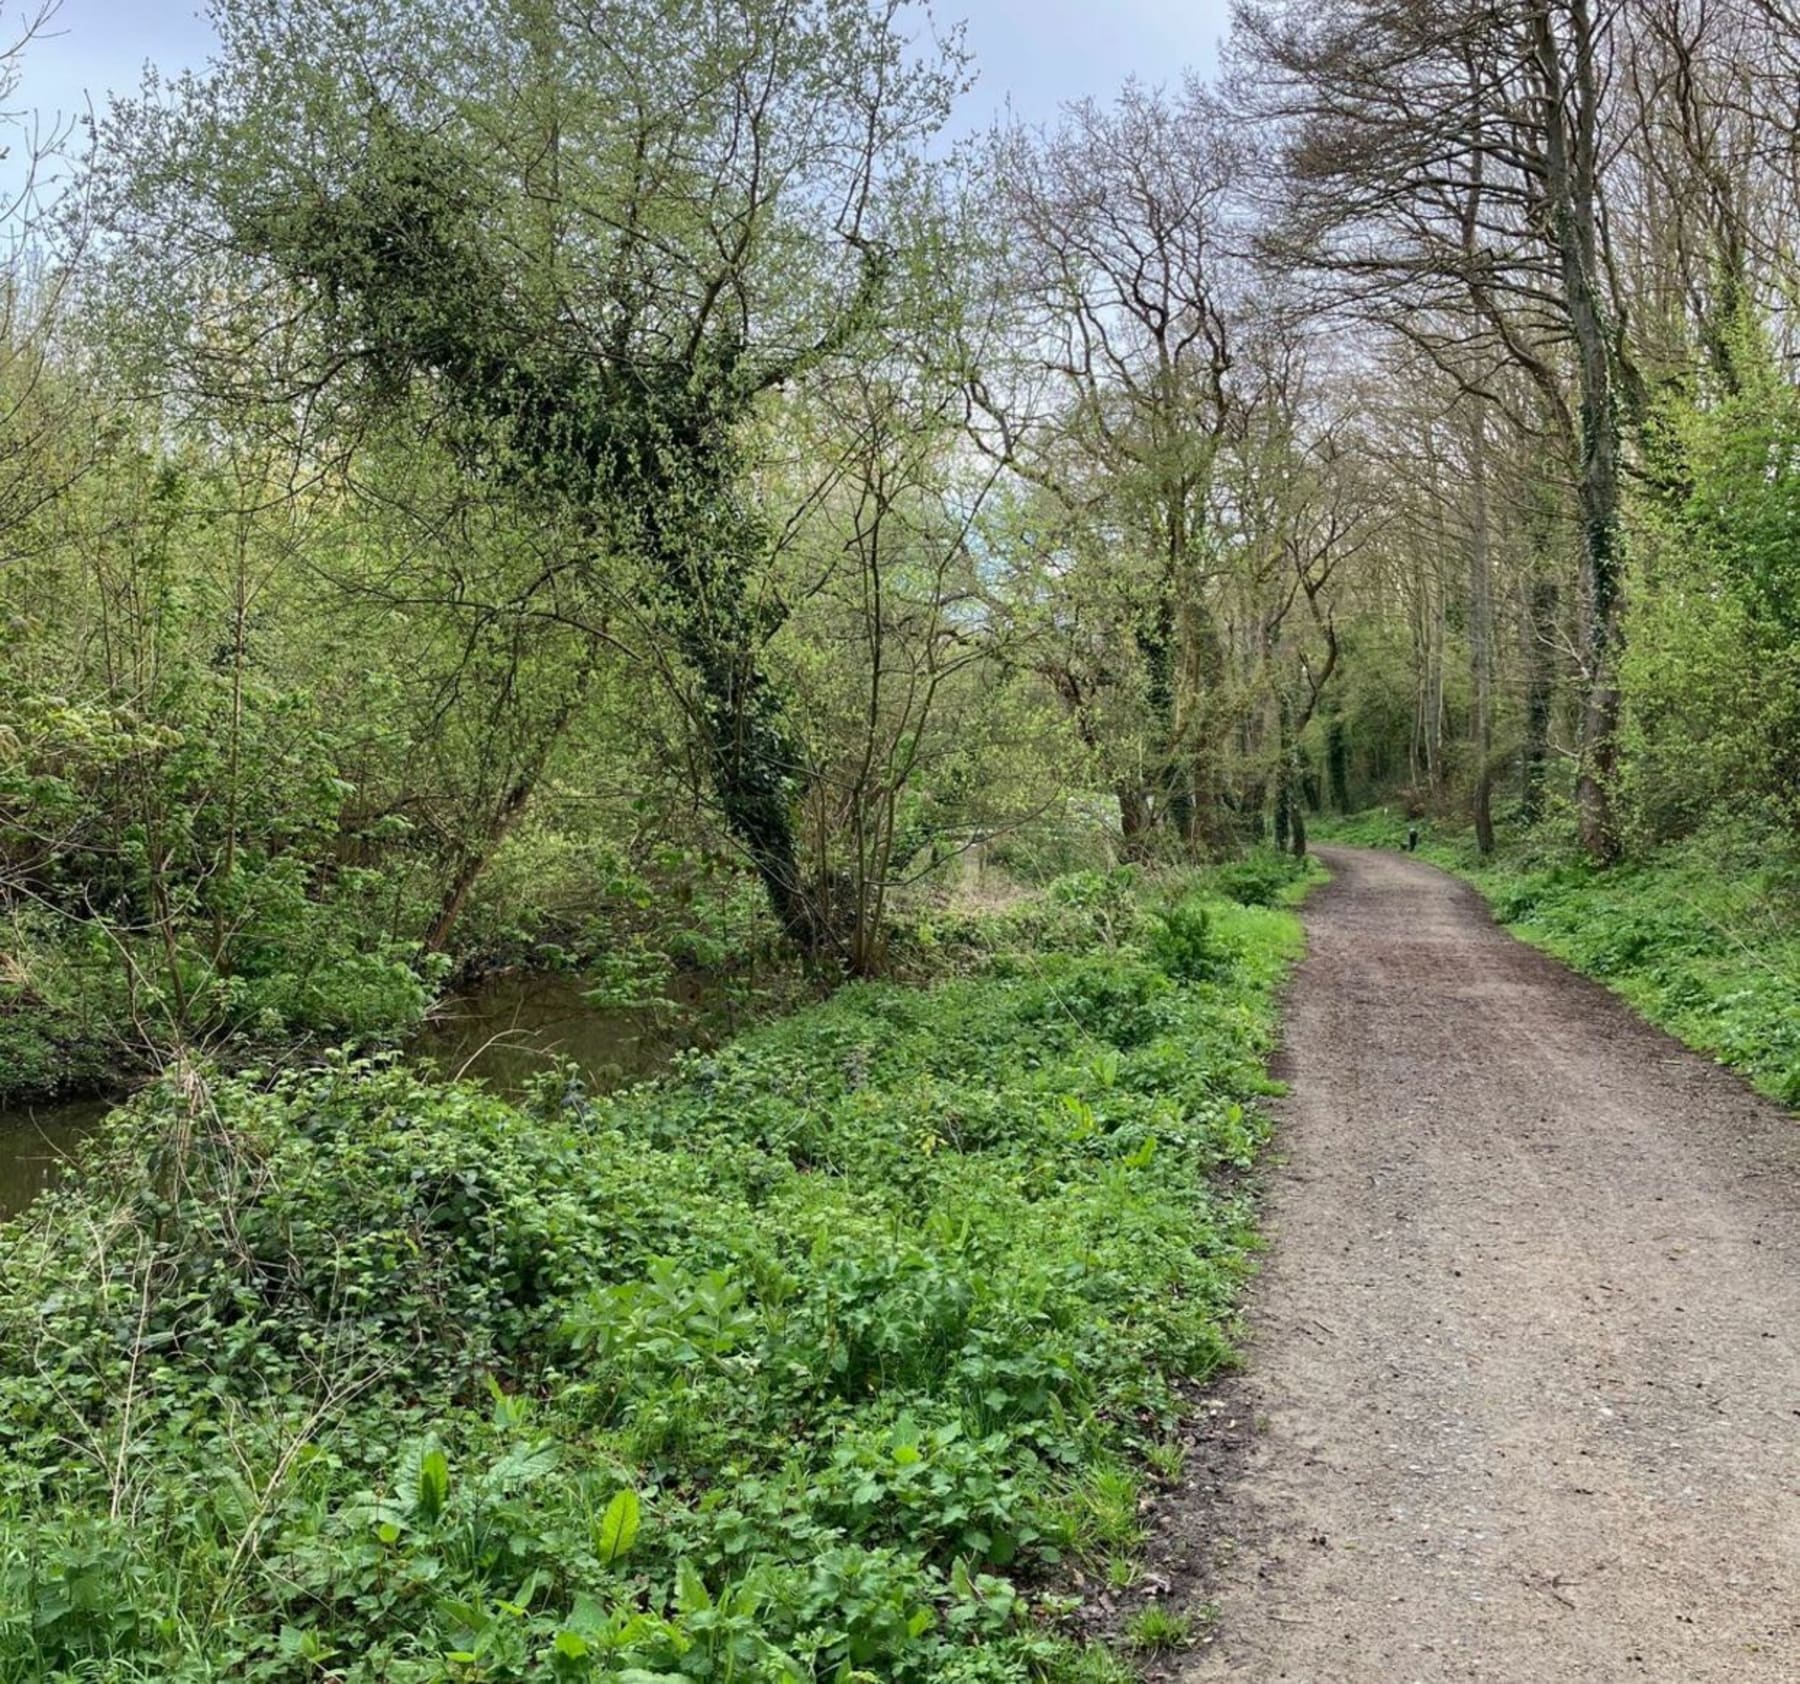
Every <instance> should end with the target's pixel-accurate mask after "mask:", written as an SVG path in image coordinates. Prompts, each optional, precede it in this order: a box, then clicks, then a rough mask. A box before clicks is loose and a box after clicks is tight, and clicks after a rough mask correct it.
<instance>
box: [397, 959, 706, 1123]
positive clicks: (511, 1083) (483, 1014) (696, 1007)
mask: <svg viewBox="0 0 1800 1684" xmlns="http://www.w3.org/2000/svg"><path fill="white" fill-rule="evenodd" d="M670 994H671V996H672V997H671V998H670V999H668V1000H664V1001H659V1002H657V1003H656V1004H654V1005H650V1006H630V1007H623V1006H596V1005H594V1004H593V1003H592V1002H591V1001H590V1000H588V999H587V998H586V997H585V996H584V995H583V993H582V984H581V982H580V981H579V980H578V979H576V978H573V977H562V976H542V975H534V974H517V975H509V976H500V977H495V978H492V979H491V980H490V981H488V982H486V983H483V984H482V986H481V987H479V988H477V989H475V990H473V991H472V992H470V993H468V994H461V995H456V996H453V997H452V998H450V999H447V1000H445V1001H444V1002H443V1004H442V1005H441V1006H439V1008H438V1010H437V1011H436V1012H435V1013H434V1014H433V1015H432V1020H431V1022H430V1023H428V1024H427V1025H426V1026H425V1028H424V1029H423V1030H421V1031H420V1032H419V1033H418V1034H417V1035H416V1036H414V1037H413V1040H412V1044H411V1046H410V1047H409V1048H408V1053H409V1056H410V1057H412V1058H413V1059H415V1060H416V1061H417V1062H419V1063H421V1064H429V1065H431V1066H433V1067H434V1068H436V1069H437V1070H438V1071H439V1072H440V1073H441V1074H443V1075H445V1076H474V1077H479V1078H480V1079H481V1080H482V1081H484V1082H486V1083H487V1085H488V1086H489V1087H491V1088H492V1089H493V1090H494V1091H495V1092H496V1093H503V1094H505V1095H506V1096H507V1097H508V1098H510V1099H516V1098H517V1097H518V1096H519V1095H520V1094H521V1093H522V1092H523V1091H524V1090H525V1088H526V1087H527V1086H528V1085H529V1083H530V1082H531V1080H532V1079H533V1078H534V1077H536V1076H539V1075H541V1074H542V1073H543V1072H544V1071H545V1070H547V1069H549V1068H550V1067H551V1066H552V1065H553V1064H555V1063H556V1062H557V1060H559V1059H573V1060H574V1062H575V1064H576V1065H577V1066H578V1067H579V1068H580V1070H581V1073H582V1077H583V1079H584V1080H585V1081H586V1083H587V1086H588V1089H589V1091H590V1092H593V1093H606V1092H608V1091H610V1090H611V1089H614V1088H619V1087H625V1086H627V1085H629V1084H630V1083H632V1082H641V1081H643V1080H644V1079H645V1078H647V1077H650V1076H654V1075H656V1074H657V1073H658V1072H659V1071H661V1070H663V1069H664V1068H665V1067H666V1066H667V1065H668V1063H669V1061H670V1060H671V1059H672V1058H673V1057H674V1056H675V1054H676V1053H678V1052H680V1051H682V1050H683V1049H685V1048H687V1047H693V1046H706V1045H710V1044H712V1043H713V1042H715V1041H716V1040H717V1039H718V1038H719V1036H720V1035H721V1034H725V1033H729V1031H730V1027H731V1024H730V1013H729V1011H728V1009H727V1003H728V1000H729V996H728V994H727V993H726V991H725V989H724V988H723V987H721V985H720V984H719V983H718V982H716V981H713V980H711V979H705V978H695V977H682V978H678V979H677V981H676V984H675V986H674V987H673V988H671V990H670Z"/></svg>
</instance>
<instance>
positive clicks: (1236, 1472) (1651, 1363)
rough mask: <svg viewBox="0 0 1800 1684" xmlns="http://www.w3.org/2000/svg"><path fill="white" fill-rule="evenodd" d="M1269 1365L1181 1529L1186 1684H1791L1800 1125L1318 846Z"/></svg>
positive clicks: (1159, 1574)
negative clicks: (1325, 874)
mask: <svg viewBox="0 0 1800 1684" xmlns="http://www.w3.org/2000/svg"><path fill="white" fill-rule="evenodd" d="M1319 852H1320V855H1321V857H1322V858H1323V859H1324V860H1325V861H1326V863H1327V864H1328V865H1329V866H1330V867H1331V869H1332V871H1333V873H1334V880H1333V881H1332V882H1331V883H1330V884H1329V885H1328V886H1327V887H1326V888H1325V889H1324V890H1322V891H1321V892H1320V893H1319V894H1318V895H1316V896H1315V898H1314V900H1313V901H1312V903H1311V905H1310V907H1309V911H1308V919H1307V922H1308V928H1309V934H1310V947H1309V956H1308V958H1307V960H1306V962H1305V963H1304V965H1303V966H1302V967H1301V970H1300V972H1299V973H1298V975H1297V977H1296V979H1295V982H1294V986H1293V991H1292V994H1291V997H1290V1001H1289V1013H1288V1029H1287V1036H1286V1047H1285V1051H1284V1054H1283V1062H1282V1065H1281V1066H1280V1067H1278V1069H1277V1074H1278V1075H1281V1076H1283V1077H1285V1079H1286V1080H1287V1081H1288V1082H1289V1083H1290V1084H1291V1087H1290V1092H1289V1095H1288V1097H1287V1099H1286V1100H1284V1101H1282V1102H1281V1104H1280V1106H1279V1112H1280V1128H1279V1133H1278V1136H1277V1149H1278V1151H1279V1152H1280V1153H1281V1155H1282V1156H1281V1160H1280V1162H1279V1163H1278V1166H1277V1167H1276V1168H1275V1169H1273V1170H1272V1171H1271V1173H1270V1177H1269V1186H1268V1204H1267V1216H1268V1231H1269V1234H1270V1238H1271V1249H1270V1253H1269V1257H1268V1259H1267V1263H1266V1266H1265V1269H1264V1272H1263V1275H1262V1278H1261V1279H1260V1281H1259V1282H1258V1283H1257V1285H1256V1287H1255V1288H1254V1290H1253V1295H1252V1307H1251V1342H1250V1345H1249V1348H1248V1353H1247V1368H1246V1372H1245V1373H1244V1374H1243V1375H1242V1376H1240V1377H1239V1378H1238V1379H1236V1380H1235V1381H1233V1382H1232V1383H1231V1385H1230V1386H1229V1387H1228V1388H1227V1389H1226V1390H1225V1391H1224V1392H1222V1393H1220V1394H1218V1395H1217V1396H1215V1398H1214V1399H1213V1400H1212V1403H1211V1406H1210V1409H1209V1411H1208V1412H1207V1414H1205V1415H1203V1416H1202V1419H1201V1424H1200V1425H1199V1427H1198V1428H1197V1430H1196V1439H1197V1443H1196V1446H1195V1449H1194V1451H1193V1452H1192V1454H1191V1456H1190V1461H1189V1471H1188V1478H1187V1482H1186V1489H1185V1490H1184V1491H1183V1492H1182V1493H1180V1494H1178V1495H1177V1496H1176V1497H1175V1498H1174V1499H1173V1500H1172V1501H1169V1502H1166V1503H1165V1504H1163V1505H1161V1512H1160V1514H1159V1517H1158V1544H1159V1556H1158V1559H1157V1561H1156V1562H1153V1575H1154V1579H1155V1583H1154V1584H1153V1587H1152V1588H1154V1589H1158V1590H1160V1589H1162V1588H1163V1585H1164V1584H1167V1586H1168V1587H1169V1594H1170V1595H1171V1596H1172V1597H1174V1598H1176V1599H1179V1600H1182V1601H1185V1602H1187V1603H1188V1604H1189V1605H1190V1606H1193V1607H1196V1608H1200V1607H1203V1606H1205V1605H1208V1604H1210V1605H1215V1606H1216V1609H1217V1613H1216V1618H1215V1619H1214V1620H1213V1622H1212V1623H1211V1624H1210V1625H1209V1626H1208V1627H1207V1633H1206V1637H1205V1640H1204V1641H1203V1642H1202V1643H1201V1644H1200V1645H1199V1646H1198V1647H1197V1648H1196V1649H1194V1650H1193V1651H1190V1652H1189V1653H1188V1654H1186V1655H1185V1656H1182V1657H1180V1658H1179V1659H1175V1658H1171V1659H1170V1660H1169V1661H1167V1662H1165V1663H1163V1666H1162V1667H1161V1668H1159V1669H1158V1670H1160V1671H1163V1672H1164V1673H1165V1675H1169V1676H1179V1677H1182V1678H1184V1679H1186V1680H1188V1681H1189V1684H1201V1681H1203V1680H1214V1679H1246V1680H1256V1681H1257V1684H1273V1681H1276V1680H1292V1681H1296V1684H1334V1681H1340V1680H1341V1681H1345V1684H1352V1681H1354V1684H1433V1681H1437V1680H1449V1679H1457V1680H1461V1679H1483V1680H1488V1681H1490V1684H1587V1681H1590V1680H1608V1681H1611V1680H1619V1681H1626V1680H1630V1681H1633V1684H1636V1681H1640V1680H1655V1681H1657V1684H1714V1681H1717V1684H1759V1681H1763V1680H1768V1681H1775V1680H1780V1681H1782V1684H1795V1681H1797V1680H1800V1128H1796V1126H1795V1122H1794V1119H1793V1118H1792V1117H1790V1116H1789V1115H1788V1114H1787V1113H1786V1112H1784V1111H1782V1110H1781V1109H1780V1108H1778V1107H1776V1106H1774V1105H1772V1104H1770V1103H1768V1102H1766V1101H1764V1100H1762V1099H1760V1098H1758V1097H1757V1096H1756V1095H1755V1094H1754V1093H1752V1092H1751V1091H1750V1090H1749V1089H1748V1088H1747V1087H1745V1086H1744V1085H1743V1084H1742V1083H1741V1082H1740V1081H1738V1080H1737V1079H1736V1078H1735V1077H1733V1076H1731V1075H1729V1074H1727V1073H1726V1072H1724V1071H1722V1070H1719V1069H1718V1068H1716V1067H1714V1066H1713V1065H1711V1064H1709V1063H1707V1062H1706V1061H1705V1060H1704V1059H1701V1058H1699V1057H1696V1056H1695V1055H1694V1054H1692V1053H1690V1052H1687V1051H1685V1050H1684V1049H1683V1048H1681V1047H1680V1046H1679V1045H1677V1044H1676V1043H1675V1042H1674V1041H1672V1040H1670V1039H1669V1038H1667V1037H1666V1036H1664V1035H1663V1034H1661V1033H1660V1032H1659V1031H1657V1030H1656V1029H1653V1028H1652V1027H1650V1026H1649V1025H1648V1024H1646V1023H1645V1022H1644V1021H1643V1020H1642V1019H1640V1018H1638V1017H1637V1016H1636V1015H1635V1014H1634V1013H1633V1012H1632V1011H1631V1010H1630V1009H1629V1008H1628V1007H1626V1006H1625V1005H1624V1004H1622V1003H1621V1002H1620V1001H1618V1000H1616V999H1615V998H1614V997H1613V996H1612V995H1610V994H1608V993H1607V992H1606V991H1605V990H1604V989H1603V988H1600V987H1599V986H1597V985H1595V984H1593V983H1590V982H1588V981H1586V980H1584V979H1582V978H1580V977H1577V976H1575V975H1573V974H1572V973H1570V972H1569V971H1568V970H1566V969H1565V968H1564V967H1562V966H1561V965H1559V964H1557V963H1556V962H1555V961H1554V960H1552V959H1549V958H1547V957H1545V956H1544V955H1542V954H1540V953H1537V952H1535V951H1534V950H1532V949H1531V948H1529V947H1526V946H1525V945H1523V944H1522V943H1520V942H1518V941H1516V940H1515V939H1513V938H1512V937H1511V936H1509V935H1507V934H1506V933H1505V932H1504V931H1502V930H1500V929H1498V928H1496V927H1495V925H1494V924H1493V922H1492V920H1491V919H1490V918H1489V916H1488V914H1487V912H1486V909H1485V907H1484V906H1483V904H1482V902H1481V901H1480V900H1479V898H1478V897H1477V896H1476V895H1475V894H1474V893H1473V892H1472V891H1471V890H1469V889H1467V888H1466V887H1464V886H1463V885H1461V884H1459V883H1458V882H1456V881H1455V880H1454V879H1452V878H1450V877H1447V876H1445V875H1444V874H1443V873H1441V872H1439V871H1437V870H1435V869H1433V868H1432V867H1430V866H1427V865H1424V864H1421V863H1419V862H1417V861H1415V860H1410V859H1407V858H1404V857H1400V856H1394V855H1385V854H1371V853H1365V852H1360V851H1353V850H1343V849H1321V850H1319Z"/></svg>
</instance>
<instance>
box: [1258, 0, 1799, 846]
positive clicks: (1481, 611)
mask: <svg viewBox="0 0 1800 1684" xmlns="http://www.w3.org/2000/svg"><path fill="white" fill-rule="evenodd" d="M1236 52H1237V56H1236V72H1237V85H1238V91H1239V94H1240V97H1241V98H1242V100H1243V102H1244V104H1245V107H1246V109H1247V110H1249V111H1252V112H1254V113H1255V114H1256V115H1257V116H1258V117H1259V118H1260V120H1261V121H1262V122H1263V123H1264V124H1265V125H1266V126H1267V127H1266V132H1267V133H1268V134H1269V135H1270V137H1271V140H1272V142H1273V146H1274V152H1275V156H1276V159H1277V163H1276V166H1275V170H1274V176H1275V180H1274V183H1273V187H1272V192H1273V195H1274V202H1275V203H1276V204H1277V206H1278V207H1279V208H1278V209H1277V210H1276V212H1275V213H1274V216H1273V218H1272V220H1271V221H1270V222H1269V224H1268V225H1267V227H1266V229H1265V230H1264V232H1263V236H1262V238H1263V242H1264V246H1265V249H1266V250H1267V251H1268V252H1269V253H1270V254H1272V255H1275V256H1278V257H1279V258H1280V259H1281V260H1283V261H1285V263H1286V264H1288V265H1290V266H1291V268H1292V272H1294V273H1295V274H1296V275H1297V276H1298V277H1299V278H1300V284H1302V285H1303V286H1304V287H1305V288H1306V289H1307V291H1308V293H1309V295H1310V296H1311V297H1312V298H1313V299H1314V300H1315V302H1316V304H1317V306H1318V308H1319V309H1320V310H1321V311H1322V312H1324V313H1325V314H1326V315H1327V316H1328V317H1329V318H1332V319H1336V320H1339V321H1341V322H1343V323H1345V324H1346V326H1347V328H1350V329H1353V330H1354V331H1355V332H1357V333H1358V335H1359V339H1358V343H1359V344H1360V345H1361V346H1362V347H1363V348H1364V354H1363V355H1362V356H1361V357H1360V358H1359V361H1360V363H1361V367H1360V369H1359V372H1358V374H1357V376H1356V378H1358V379H1361V380H1363V381H1364V382H1365V386H1366V390H1367V392H1368V407H1367V410H1366V412H1365V413H1366V417H1367V422H1366V430H1365V433H1364V439H1363V445H1364V448H1365V450H1366V451H1367V453H1368V457H1369V460H1370V461H1371V463H1374V464H1378V466H1376V467H1375V469H1374V471H1376V472H1377V473H1379V474H1380V475H1381V477H1382V479H1383V481H1384V484H1385V486H1386V488H1387V489H1386V497H1385V501H1386V504H1387V507H1388V508H1389V510H1390V512H1391V516H1392V520H1391V522H1390V524H1389V525H1388V527H1387V529H1386V533H1385V535H1384V541H1383V545H1382V553H1381V554H1380V555H1379V557H1378V558H1376V559H1375V560H1374V561H1373V562H1372V564H1371V565H1370V566H1368V567H1365V568H1363V569H1361V570H1360V571H1359V574H1358V576H1357V579H1356V581H1355V585H1354V600H1355V609H1354V619H1353V623H1354V626H1355V631H1354V633H1353V634H1352V643H1353V648H1354V654H1353V655H1352V656H1351V657H1350V658H1349V659H1347V661H1346V683H1345V686H1344V689H1343V692H1342V694H1341V697H1340V698H1339V704H1338V710H1339V711H1338V717H1337V719H1335V720H1334V722H1333V726H1332V731H1333V735H1332V736H1331V737H1330V738H1329V739H1328V752H1330V753H1332V754H1334V755H1342V756H1343V757H1344V761H1345V763H1346V766H1345V770H1344V771H1343V772H1342V774H1341V775H1340V777H1339V778H1338V779H1337V780H1336V782H1337V791H1336V793H1337V794H1338V796H1339V797H1340V798H1342V799H1344V800H1345V802H1346V803H1348V802H1350V801H1351V800H1361V799H1364V798H1366V797H1368V796H1370V795H1387V794H1392V793H1395V792H1402V793H1404V794H1406V795H1407V796H1408V797H1409V798H1410V799H1411V800H1412V802H1413V803H1414V805H1415V809H1416V810H1433V809H1435V810H1440V811H1442V810H1449V811H1460V812H1462V813H1465V814H1467V815H1468V816H1469V817H1470V818H1472V821H1473V825H1474V828H1475V832H1476V835H1477V838H1478V841H1479V845H1480V848H1481V850H1482V852H1484V853H1485V852H1488V851H1490V850H1491V848H1492V846H1493V834H1494V810H1495V804H1496V800H1497V797H1501V796H1504V797H1506V798H1508V799H1509V801H1510V802H1511V803H1512V804H1514V805H1515V807H1516V811H1517V812H1518V813H1519V814H1520V815H1521V816H1522V817H1523V818H1524V819H1525V820H1526V821H1528V822H1531V821H1536V820H1538V819H1540V818H1543V817H1545V816H1546V815H1547V814H1548V815H1550V816H1552V817H1560V816H1564V815H1566V816H1567V818H1568V819H1569V820H1570V821H1571V824H1572V828H1573V830H1574V831H1575V833H1576V835H1577V836H1578V839H1579V844H1580V847H1581V849H1582V850H1583V851H1584V852H1585V853H1586V854H1587V856H1588V857H1589V858H1591V859H1592V860H1594V861H1596V862H1600V863H1606V862H1611V861H1615V860H1617V859H1618V858H1619V857H1620V855H1621V854H1622V853H1624V852H1625V851H1627V850H1629V849H1632V848H1636V847H1642V846H1644V845H1647V844H1650V843H1654V842H1657V841H1660V840H1663V839H1666V838H1670V837H1675V836H1682V835H1685V834H1688V833H1690V832H1692V831H1693V830H1694V829H1695V828H1696V827H1699V826H1703V825H1705V824H1707V823H1708V822H1711V821H1714V820H1718V819H1721V818H1724V819H1730V820H1734V821H1740V822H1741V821H1742V820H1744V819H1746V818H1752V819H1756V820H1759V821H1761V823H1763V824H1764V825H1767V826H1771V827H1773V828H1774V829H1775V830H1776V831H1777V832H1778V833H1779V834H1780V835H1781V836H1782V837H1784V838H1786V839H1787V840H1788V841H1790V842H1791V839H1792V835H1793V826H1794V822H1795V819H1796V817H1797V816H1800V806H1797V805H1796V802H1797V800H1800V776H1797V775H1800V761H1797V759H1796V756H1797V755H1800V685H1796V682H1795V680H1796V678H1797V677H1800V669H1797V667H1796V659H1797V652H1800V637H1797V634H1800V559H1797V556H1800V552H1797V551H1796V547H1795V543H1794V537H1795V528H1794V525H1793V510H1794V492H1793V485H1794V468H1795V459H1794V449H1793V440H1794V423H1795V417H1796V409H1795V387H1794V384H1793V380H1792V376H1791V361H1792V355H1793V352H1792V328H1791V305H1792V299H1793V287H1794V281H1795V277H1796V269H1795V264H1794V232H1795V207H1796V200H1795V187H1796V182H1797V181H1800V176H1797V174H1796V164H1797V162H1800V151H1797V150H1796V143H1795V133H1794V124H1793V114H1792V97H1793V86H1794V69H1795V66H1796V64H1800V13H1796V12H1795V10H1794V9H1793V8H1792V7H1790V6H1788V5H1786V4H1785V3H1784V0H1725V3H1724V4H1713V3H1711V0H1708V3H1706V4H1699V3H1695V0H1627V3H1624V4H1620V5H1615V6H1598V7H1597V6H1592V5H1589V4H1587V3H1586V0H1568V3H1555V0H1528V3H1523V4H1514V5H1502V6H1498V7H1495V6H1489V5H1480V6H1476V5H1464V4H1460V3H1458V0H1449V3H1446V4H1440V5H1431V6H1421V7H1399V8H1396V7H1388V6H1383V5H1376V4H1364V3H1362V0H1334V3H1331V4H1326V5H1311V4H1309V5H1298V4H1293V5H1286V4H1283V5H1260V4H1258V5H1251V6H1247V7H1245V8H1244V9H1243V10H1242V12H1241V15H1240V32H1239V38H1238V42H1237V50H1236ZM1350 618H1351V611H1350V610H1349V609H1346V619H1350ZM1340 733H1341V734H1340ZM1348 786H1354V794H1352V793H1350V792H1349V787H1348Z"/></svg>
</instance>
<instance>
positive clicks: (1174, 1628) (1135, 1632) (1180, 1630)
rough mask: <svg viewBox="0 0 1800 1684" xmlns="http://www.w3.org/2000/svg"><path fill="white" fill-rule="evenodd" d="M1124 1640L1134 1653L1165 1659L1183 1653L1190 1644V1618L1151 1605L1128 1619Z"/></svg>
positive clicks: (1192, 1635) (1157, 1605)
mask: <svg viewBox="0 0 1800 1684" xmlns="http://www.w3.org/2000/svg"><path fill="white" fill-rule="evenodd" d="M1125 1636H1126V1639H1127V1640H1128V1641H1129V1642H1130V1644H1131V1646H1132V1647H1133V1648H1134V1649H1142V1650H1145V1651H1146V1652H1148V1653H1150V1654H1153V1655H1166V1654H1169V1653H1171V1652H1173V1651H1174V1650H1177V1649H1185V1648H1187V1647H1188V1645H1189V1644H1191V1643H1192V1642H1193V1641H1194V1620H1193V1616H1192V1615H1191V1614H1184V1613H1180V1612H1178V1611H1177V1610H1175V1609H1173V1608H1165V1607H1163V1606H1162V1605H1161V1604H1160V1603H1152V1604H1151V1605H1150V1606H1149V1607H1148V1608H1145V1609H1142V1610H1140V1611H1139V1612H1138V1613H1136V1614H1134V1615H1132V1617H1131V1619H1130V1620H1129V1621H1128V1622H1127V1624H1126V1627H1125Z"/></svg>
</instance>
